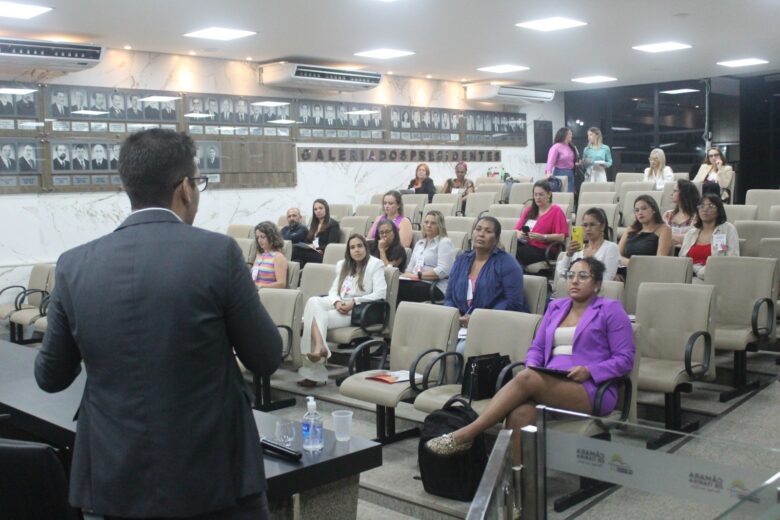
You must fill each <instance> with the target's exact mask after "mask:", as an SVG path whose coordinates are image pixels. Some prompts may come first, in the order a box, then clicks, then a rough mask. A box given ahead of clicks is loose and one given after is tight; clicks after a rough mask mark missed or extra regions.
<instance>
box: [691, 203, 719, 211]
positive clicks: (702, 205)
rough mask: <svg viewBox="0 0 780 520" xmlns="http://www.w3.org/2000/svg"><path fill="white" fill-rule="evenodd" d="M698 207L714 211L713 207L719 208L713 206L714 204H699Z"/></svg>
mask: <svg viewBox="0 0 780 520" xmlns="http://www.w3.org/2000/svg"><path fill="white" fill-rule="evenodd" d="M696 207H697V208H699V209H700V210H703V211H712V210H713V209H717V208H718V207H717V206H713V205H712V204H698V205H697V206H696Z"/></svg>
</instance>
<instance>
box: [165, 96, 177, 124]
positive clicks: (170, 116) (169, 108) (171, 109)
mask: <svg viewBox="0 0 780 520" xmlns="http://www.w3.org/2000/svg"><path fill="white" fill-rule="evenodd" d="M162 105H163V108H162V118H163V121H173V120H175V119H176V104H175V101H163V104H162Z"/></svg>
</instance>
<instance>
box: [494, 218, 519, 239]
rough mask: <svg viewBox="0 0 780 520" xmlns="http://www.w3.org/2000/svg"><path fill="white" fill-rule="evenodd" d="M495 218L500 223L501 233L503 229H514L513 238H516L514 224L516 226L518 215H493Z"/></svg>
mask: <svg viewBox="0 0 780 520" xmlns="http://www.w3.org/2000/svg"><path fill="white" fill-rule="evenodd" d="M495 219H496V220H498V223H499V224H501V233H503V232H504V231H514V233H515V239H516V238H517V230H516V229H515V226H517V222H518V221H519V220H520V217H517V218H515V217H495Z"/></svg>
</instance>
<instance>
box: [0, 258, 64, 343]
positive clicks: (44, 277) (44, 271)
mask: <svg viewBox="0 0 780 520" xmlns="http://www.w3.org/2000/svg"><path fill="white" fill-rule="evenodd" d="M52 265H53V264H35V265H33V266H32V270H31V271H30V278H29V279H28V280H27V286H26V287H25V286H23V285H9V286H8V287H4V288H3V289H2V290H0V295H2V294H3V293H6V292H7V291H8V294H6V298H8V296H9V295H10V294H13V295H14V299H15V300H21V301H20V302H19V305H18V306H17V305H16V302H15V301H14V302H11V303H4V304H2V305H0V320H6V319H9V318H10V317H11V315H12V314H13V313H14V312H17V311H19V310H22V309H34V308H37V307H38V306H39V305H40V303H41V299H42V298H43V297H44V296H46V294H44V291H46V287H47V286H48V283H49V276H51V272H52V269H51V267H52ZM11 291H14V292H11ZM27 291H31V292H30V295H29V297H26V296H23V295H24V293H25V292H27ZM22 298H24V300H22ZM10 337H11V341H16V327H11V336H10ZM19 339H21V337H20V338H19Z"/></svg>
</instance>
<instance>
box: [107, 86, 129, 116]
mask: <svg viewBox="0 0 780 520" xmlns="http://www.w3.org/2000/svg"><path fill="white" fill-rule="evenodd" d="M109 115H110V116H111V118H112V119H124V118H125V100H124V99H123V98H122V94H119V93H118V92H114V93H113V94H111V109H109Z"/></svg>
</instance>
